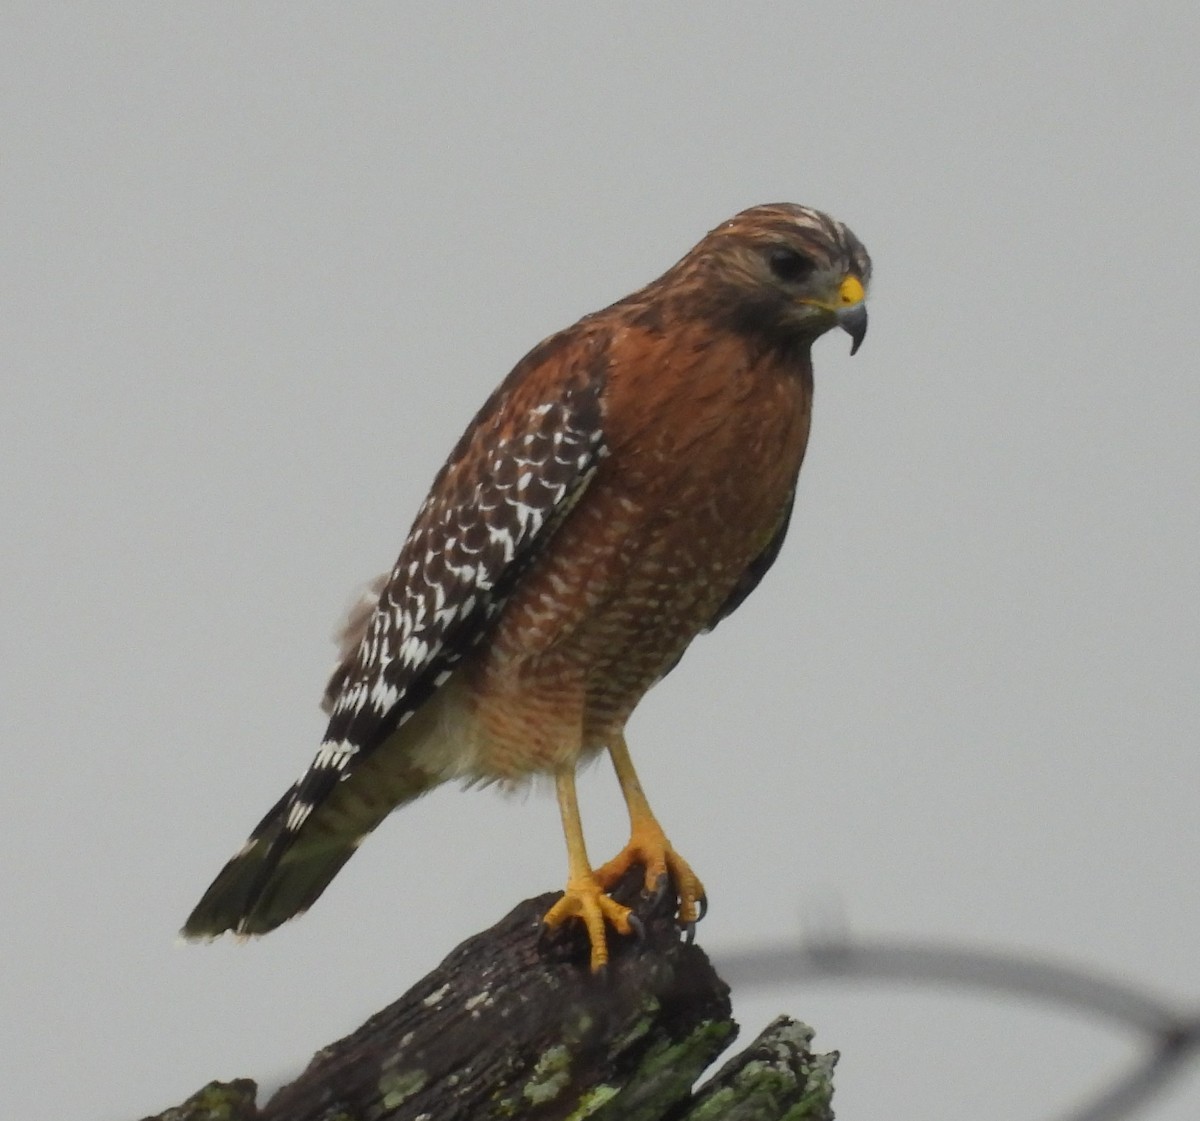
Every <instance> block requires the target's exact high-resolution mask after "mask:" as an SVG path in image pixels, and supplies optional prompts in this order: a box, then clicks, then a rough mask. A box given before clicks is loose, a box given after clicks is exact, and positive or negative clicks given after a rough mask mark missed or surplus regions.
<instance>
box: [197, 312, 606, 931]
mask: <svg viewBox="0 0 1200 1121" xmlns="http://www.w3.org/2000/svg"><path fill="white" fill-rule="evenodd" d="M571 358H574V359H575V363H574V365H573V368H572V369H569V370H565V369H563V363H564V361H565V360H566V361H569V360H570V359H571ZM580 358H584V359H587V360H586V361H584V362H579V361H578V360H579V359H580ZM548 374H549V375H552V376H547V375H548ZM548 386H554V387H555V388H554V390H553V394H554V395H553V397H552V398H551V399H546V398H545V394H546V393H547V392H549V390H548V389H547V387H548ZM602 389H603V362H602V361H600V360H597V357H596V355H595V354H594V347H593V346H592V345H591V340H590V339H587V338H584V339H580V338H579V337H578V336H575V337H571V333H564V335H560V336H555V337H553V338H551V339H549V340H547V342H545V343H543V344H542V345H541V346H540V347H538V348H536V349H535V350H534V351H533V352H531V353H530V354H529V355H528V356H527V357H526V358H525V359H524V360H523V361H522V362H521V363H520V364H519V365H518V366H517V367H516V369H514V370H513V372H512V374H510V375H509V377H508V378H507V379H506V380H505V382H504V383H503V384H502V385H501V386H500V387H499V388H498V389H497V390H496V392H495V393H493V394H492V396H491V398H490V399H489V400H488V402H487V403H486V404H485V405H484V407H483V408H482V409H481V410H480V412H479V414H478V415H477V416H476V417H475V419H474V420H473V421H472V423H471V425H470V426H469V427H468V429H467V431H466V432H465V433H464V434H463V437H462V439H461V440H460V441H459V443H458V446H457V447H456V448H455V449H454V451H453V452H452V453H451V455H450V458H449V459H448V461H447V462H446V465H445V466H444V467H443V468H442V470H441V472H439V474H438V476H437V478H436V479H435V480H434V484H433V487H432V488H431V490H430V493H429V496H428V498H426V500H425V502H424V504H423V505H422V507H421V509H420V511H419V512H418V514H417V518H416V521H415V522H414V524H413V527H412V530H411V531H410V533H409V536H408V540H407V541H406V542H405V545H404V548H403V550H402V551H401V553H400V557H399V559H398V560H397V562H396V565H395V567H394V568H393V569H392V571H391V573H390V574H389V575H388V577H387V578H386V580H385V581H382V582H381V583H380V584H377V585H376V586H374V587H373V588H372V589H371V591H370V592H369V593H368V596H367V597H366V599H365V600H364V603H363V604H362V605H360V610H359V611H358V612H357V614H355V613H354V612H352V614H351V618H350V620H349V621H348V623H347V627H346V630H345V631H344V632H343V642H344V644H345V646H346V648H347V653H346V656H345V657H344V659H343V661H342V663H341V665H339V667H338V669H337V670H336V671H335V673H334V675H333V677H332V679H331V680H330V682H329V685H328V687H327V689H326V693H325V707H326V710H327V711H328V712H329V716H330V719H329V727H328V730H327V731H326V734H325V738H324V741H323V742H322V744H321V747H320V750H319V751H318V752H317V754H316V757H315V758H314V760H313V762H312V764H311V765H310V766H309V768H308V770H307V771H306V772H305V773H304V775H303V776H301V778H300V779H299V780H298V781H297V782H296V783H295V784H293V786H292V787H291V788H290V789H289V790H288V791H287V793H286V794H284V796H283V797H282V798H281V799H280V800H279V801H278V802H277V803H276V805H275V806H274V807H272V809H271V811H270V812H269V813H268V814H267V816H266V817H264V818H263V820H262V821H261V822H260V823H259V825H258V827H257V828H256V829H255V830H254V832H253V833H252V834H251V836H250V839H249V840H248V841H247V842H246V844H245V845H244V846H243V847H242V849H241V851H239V852H238V853H237V855H236V856H234V857H233V859H232V860H230V861H229V863H228V864H227V865H226V866H225V868H224V869H223V870H222V871H221V873H220V874H219V875H218V876H217V878H216V880H215V881H214V882H213V884H212V886H211V887H210V888H209V889H208V891H207V892H206V893H205V895H204V897H203V899H201V901H200V903H199V904H198V905H197V907H196V909H195V911H193V913H192V915H191V916H190V917H189V919H188V921H187V923H186V925H185V926H184V930H183V932H184V934H185V935H187V936H194V937H204V936H211V935H216V934H220V933H222V932H223V931H226V930H232V931H235V932H237V933H241V934H257V933H263V932H265V931H268V930H271V929H273V928H274V927H276V926H278V925H279V924H280V923H282V922H284V921H285V920H286V919H288V918H291V917H292V916H293V915H296V914H299V913H300V912H301V911H304V910H306V909H307V908H308V907H309V906H310V905H311V904H312V903H313V901H314V900H315V899H316V898H317V897H318V896H319V895H320V893H321V892H322V891H323V890H324V889H325V887H326V885H327V884H328V883H329V881H330V880H331V879H332V878H333V876H334V875H335V874H336V873H337V871H338V869H340V868H341V866H342V865H343V864H344V863H345V862H346V861H347V860H348V859H349V858H350V856H351V855H352V854H353V853H354V850H355V848H356V847H357V845H358V843H359V842H360V841H361V839H362V838H363V836H364V835H365V834H367V833H369V832H370V831H371V830H372V829H373V828H374V827H375V826H376V825H378V824H379V822H380V821H382V820H383V818H384V817H386V816H387V814H388V813H389V812H391V810H392V809H394V808H395V807H396V806H398V805H400V804H402V803H404V802H407V801H411V800H412V799H413V798H416V797H418V796H419V795H420V794H422V793H424V792H425V791H426V790H428V789H430V788H432V787H433V786H435V785H437V784H438V783H439V782H441V781H443V780H444V779H445V778H447V777H450V774H449V772H448V771H440V772H439V770H438V768H436V767H431V765H430V762H429V760H428V759H421V758H418V757H417V756H418V754H419V753H417V752H416V751H414V750H412V749H411V748H410V747H409V745H408V744H407V743H406V740H405V735H404V733H403V731H402V730H403V729H404V728H405V725H406V724H408V722H409V721H410V720H412V718H413V717H414V716H415V715H416V714H417V713H418V712H419V711H420V709H421V707H422V706H423V705H424V704H425V703H426V702H427V701H428V700H429V699H430V697H431V696H433V694H434V693H435V692H436V691H437V690H438V689H439V688H440V687H442V685H443V684H444V683H445V682H446V680H447V678H448V677H449V676H450V675H451V673H452V671H453V669H454V667H455V665H456V664H457V663H458V662H459V661H460V660H461V659H462V657H463V656H464V655H465V654H466V653H467V652H468V651H469V650H470V649H471V648H472V647H473V646H474V645H475V644H476V643H478V642H479V641H480V640H481V639H483V638H484V637H485V636H486V635H487V633H488V630H489V628H490V625H491V624H492V622H493V621H494V620H495V618H496V616H497V615H498V613H499V612H500V610H501V609H502V608H503V606H504V603H505V601H506V599H507V598H508V596H509V594H510V593H511V591H512V589H513V587H514V586H515V584H516V582H517V581H518V580H519V579H520V577H521V574H522V573H523V572H524V571H525V570H526V568H527V567H528V566H529V564H531V563H532V562H533V561H534V560H535V559H536V558H537V556H538V555H539V554H540V552H541V550H542V549H543V548H544V546H545V543H546V541H547V540H548V539H549V537H550V536H551V535H552V534H553V533H554V531H555V529H556V528H557V527H558V526H559V525H560V524H561V522H562V520H563V518H564V517H565V516H566V515H567V514H568V513H569V511H570V510H571V508H572V507H573V506H574V504H575V502H576V501H578V499H579V497H580V495H581V494H582V493H583V490H584V489H585V488H586V486H587V484H588V482H589V481H590V480H591V478H592V476H593V475H594V473H595V471H596V469H597V465H598V463H599V461H600V459H601V458H602V457H603V455H604V454H605V447H604V443H603V428H602V421H603V416H602V401H601V391H602ZM371 597H377V598H376V599H375V602H374V603H371Z"/></svg>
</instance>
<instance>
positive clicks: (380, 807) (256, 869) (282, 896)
mask: <svg viewBox="0 0 1200 1121" xmlns="http://www.w3.org/2000/svg"><path fill="white" fill-rule="evenodd" d="M363 769H364V771H365V770H369V769H372V770H373V768H369V767H364V768H363ZM400 777H401V776H398V775H395V774H393V775H391V776H388V778H390V779H391V781H387V779H383V780H382V781H380V779H381V776H379V775H377V774H376V775H373V776H372V775H367V774H363V775H361V776H360V775H358V774H355V775H354V776H352V778H351V780H350V781H348V782H345V783H341V784H339V785H338V786H337V787H336V788H335V789H334V790H332V791H330V794H329V796H328V797H327V798H326V799H325V800H323V801H322V802H321V803H320V804H319V805H317V806H315V807H313V809H312V810H311V812H310V813H309V814H308V815H307V816H306V817H305V818H304V819H303V821H302V823H301V824H300V825H299V827H297V828H292V827H289V815H291V817H290V820H291V821H294V820H295V815H294V813H293V807H294V806H295V804H296V801H297V798H296V791H297V788H298V786H299V785H300V784H296V785H295V786H293V787H292V788H291V789H290V790H289V791H288V792H287V793H286V794H285V795H284V796H283V797H282V798H280V799H279V801H278V802H276V803H275V805H274V806H273V807H272V808H271V810H270V812H269V813H268V814H267V816H266V817H264V818H263V819H262V821H261V822H259V824H258V827H257V828H256V829H255V830H254V832H253V833H251V834H250V839H249V840H248V841H247V842H246V843H245V844H244V845H243V846H242V848H241V849H240V850H239V851H238V852H237V853H236V854H235V855H234V857H233V858H232V859H231V860H230V861H229V862H228V863H227V864H226V865H225V867H224V868H222V869H221V871H220V872H219V873H218V874H217V878H216V879H215V880H213V882H212V884H211V885H210V886H209V888H208V890H207V891H206V892H205V893H204V896H203V898H202V899H201V900H200V902H199V903H197V904H196V907H195V910H193V911H192V913H191V914H190V915H189V916H188V920H187V922H186V923H184V925H183V930H182V932H181V933H182V934H183V936H184V937H185V938H213V937H216V936H217V935H220V934H223V933H225V932H226V931H233V932H234V933H235V934H265V933H266V932H267V931H269V930H274V929H275V928H276V927H277V926H279V925H281V924H282V923H284V922H286V921H287V920H288V919H290V918H293V917H295V916H296V915H299V914H302V913H303V912H305V911H307V910H308V908H309V907H311V906H312V905H313V903H315V902H316V901H317V899H318V898H319V896H320V895H321V893H322V892H323V891H324V890H325V889H326V888H327V887H328V886H329V883H330V881H331V880H332V879H333V877H334V876H336V875H337V874H338V872H339V871H340V870H341V867H342V865H343V864H345V863H346V861H347V860H349V859H350V857H352V856H353V855H354V853H355V851H356V850H357V848H358V846H359V845H360V844H361V843H362V840H363V838H364V837H365V836H366V835H367V834H368V833H370V832H371V830H373V829H374V828H375V827H376V826H377V825H378V824H379V823H380V822H381V821H383V819H384V818H385V817H386V816H387V815H388V814H389V813H390V812H391V811H392V810H393V809H394V808H396V807H397V806H400V805H403V804H404V803H405V802H411V801H413V800H414V799H416V798H418V797H420V795H422V794H424V793H425V792H426V791H427V790H429V789H431V788H432V787H433V786H435V785H437V783H436V781H433V780H431V779H430V778H429V777H428V776H427V775H419V774H417V773H414V772H412V771H409V772H408V773H407V775H406V776H405V777H406V779H407V781H404V782H397V779H399V778H400ZM372 778H374V779H375V781H374V782H372V781H371V779H372Z"/></svg>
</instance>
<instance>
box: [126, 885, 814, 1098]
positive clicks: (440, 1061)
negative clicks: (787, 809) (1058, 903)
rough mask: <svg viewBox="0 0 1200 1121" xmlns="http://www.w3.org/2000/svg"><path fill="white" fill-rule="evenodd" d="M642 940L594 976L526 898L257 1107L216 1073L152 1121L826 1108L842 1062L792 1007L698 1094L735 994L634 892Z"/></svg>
mask: <svg viewBox="0 0 1200 1121" xmlns="http://www.w3.org/2000/svg"><path fill="white" fill-rule="evenodd" d="M638 879H640V877H637V876H634V877H632V879H631V880H629V881H627V882H626V883H625V884H623V885H622V886H621V887H620V888H618V890H617V891H616V892H615V893H614V894H615V895H617V896H618V897H619V898H622V899H623V901H624V902H627V903H631V905H634V904H636V906H637V908H638V913H639V915H640V917H641V919H642V921H643V923H644V925H645V930H646V936H645V939H644V941H643V942H641V943H638V942H636V941H634V940H632V939H620V938H614V939H613V940H612V949H613V956H612V961H611V963H610V965H609V968H608V972H607V974H606V975H604V976H599V977H594V976H592V975H591V974H589V972H588V970H587V966H586V962H587V942H586V938H585V937H584V935H583V933H582V930H579V931H575V930H570V931H563V932H561V933H560V935H558V936H556V937H555V938H554V939H553V940H547V941H544V942H543V941H542V940H541V938H540V930H541V917H542V915H543V914H544V913H545V911H546V909H547V908H548V907H549V906H550V904H551V903H552V902H553V901H554V898H555V896H554V895H543V896H539V897H538V898H536V899H529V900H526V901H525V902H524V903H522V904H520V905H519V906H518V907H516V908H515V909H514V910H513V911H512V912H511V913H510V914H509V915H507V916H506V917H505V918H504V919H502V920H501V921H500V922H499V923H497V924H496V925H495V926H494V927H492V928H491V929H490V930H486V931H484V932H483V933H481V934H477V935H475V936H474V937H473V938H470V939H468V940H467V941H466V942H464V943H463V944H462V945H461V946H459V947H458V949H456V950H455V951H454V952H453V953H451V954H450V956H449V957H447V958H446V960H445V961H444V962H442V964H441V965H440V966H438V968H437V969H435V970H434V971H433V972H432V973H430V974H429V975H428V976H427V977H426V978H425V979H424V980H422V981H420V982H419V983H418V984H417V985H415V986H414V987H413V988H412V989H410V990H409V991H408V992H407V993H406V994H405V995H404V996H402V997H401V998H400V999H399V1000H397V1001H396V1002H395V1003H394V1004H392V1005H390V1006H389V1007H387V1008H385V1009H384V1010H383V1011H381V1012H379V1013H377V1014H376V1015H374V1016H372V1017H371V1018H370V1019H369V1020H368V1021H367V1022H366V1023H364V1024H363V1025H362V1026H361V1027H360V1028H358V1029H357V1030H356V1031H355V1032H353V1033H351V1034H350V1035H348V1036H346V1038H344V1039H341V1040H338V1041H337V1042H336V1043H332V1044H330V1045H329V1046H328V1047H325V1048H323V1049H322V1050H321V1051H319V1052H317V1054H316V1055H315V1056H314V1057H313V1059H312V1061H311V1062H310V1063H309V1065H308V1068H307V1069H306V1070H305V1071H304V1073H303V1074H301V1075H300V1077H299V1078H297V1079H296V1081H294V1082H292V1083H290V1084H289V1085H287V1086H284V1087H283V1088H282V1089H281V1090H280V1091H279V1092H278V1093H277V1094H275V1096H274V1097H273V1098H272V1099H271V1100H270V1101H269V1102H268V1103H267V1104H266V1105H265V1106H263V1107H262V1109H261V1110H260V1109H257V1108H256V1106H255V1104H254V1096H255V1086H254V1083H253V1082H250V1081H248V1080H238V1081H236V1082H231V1083H224V1084H222V1083H212V1084H210V1085H209V1086H206V1087H205V1088H204V1089H203V1090H202V1091H200V1093H199V1094H197V1095H196V1096H195V1097H193V1098H191V1099H189V1100H188V1101H187V1102H185V1103H184V1104H183V1105H181V1106H178V1107H176V1108H175V1109H171V1110H168V1111H166V1112H165V1113H163V1114H160V1115H159V1117H158V1118H157V1119H150V1118H147V1119H146V1121H484V1119H489V1121H490V1119H502V1118H503V1119H515V1121H576V1119H582V1118H592V1119H594V1121H615V1119H618V1118H619V1119H620V1121H784V1119H786V1121H809V1119H822V1118H832V1116H833V1113H832V1110H831V1109H830V1105H829V1101H830V1097H831V1095H832V1092H833V1090H832V1083H831V1075H832V1070H833V1064H834V1062H835V1061H836V1059H837V1056H836V1055H813V1054H811V1052H810V1051H809V1049H808V1045H809V1042H810V1040H811V1032H810V1031H809V1029H808V1028H806V1027H804V1025H802V1024H798V1023H796V1022H795V1021H792V1020H788V1019H786V1018H781V1019H778V1020H776V1021H775V1022H774V1023H773V1024H771V1025H770V1026H769V1027H768V1028H767V1029H766V1031H764V1032H763V1033H762V1035H760V1036H759V1038H758V1039H757V1040H756V1041H755V1042H754V1043H753V1044H752V1045H751V1046H750V1047H748V1048H747V1049H746V1050H745V1051H743V1052H741V1054H739V1055H737V1056H735V1057H734V1058H733V1059H731V1060H729V1061H728V1062H727V1063H726V1064H725V1065H724V1066H723V1067H722V1068H721V1070H720V1071H719V1072H718V1073H717V1074H716V1075H715V1076H714V1077H713V1078H711V1079H710V1080H709V1081H708V1082H706V1083H705V1084H704V1085H703V1086H702V1087H701V1088H700V1089H698V1090H696V1091H695V1092H694V1093H693V1091H692V1087H693V1085H694V1084H695V1082H696V1080H697V1079H698V1078H699V1076H700V1075H701V1073H702V1072H703V1071H704V1070H705V1068H706V1067H708V1066H709V1065H710V1064H711V1063H712V1062H713V1060H714V1059H715V1058H716V1057H717V1056H718V1055H719V1054H720V1052H721V1051H722V1050H724V1048H725V1047H726V1046H727V1045H728V1044H729V1043H730V1041H732V1039H733V1038H734V1036H735V1035H736V1034H737V1026H736V1025H735V1024H734V1022H733V1019H732V1017H731V1015H730V1005H729V989H728V987H727V986H726V985H725V983H724V982H723V981H721V979H720V978H719V977H717V975H716V973H715V972H714V971H713V968H712V966H711V965H710V964H709V961H708V958H707V957H706V956H705V955H704V953H703V952H702V951H701V950H700V949H699V948H698V947H696V946H691V945H687V944H686V943H685V942H683V941H681V939H680V937H679V931H678V929H677V928H676V927H675V925H674V923H673V920H672V912H673V909H674V900H673V899H670V898H668V899H664V900H658V901H654V900H646V899H639V898H638V893H637V888H638V886H639V885H638V882H637V881H638Z"/></svg>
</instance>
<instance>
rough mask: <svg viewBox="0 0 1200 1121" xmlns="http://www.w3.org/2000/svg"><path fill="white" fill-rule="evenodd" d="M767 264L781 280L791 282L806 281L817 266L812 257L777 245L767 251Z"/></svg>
mask: <svg viewBox="0 0 1200 1121" xmlns="http://www.w3.org/2000/svg"><path fill="white" fill-rule="evenodd" d="M767 263H768V264H769V265H770V266H771V271H772V272H773V273H774V274H775V275H776V276H777V277H778V278H779V279H780V280H786V281H789V282H792V283H794V282H796V281H800V280H806V279H807V278H808V276H809V275H810V274H811V273H812V271H813V269H815V268H816V267H817V266H816V264H815V263H814V261H813V259H812V258H811V257H806V256H805V255H804V254H803V253H798V252H796V250H795V249H789V248H788V247H787V246H786V245H776V246H775V247H774V248H772V249H770V250H768V251H767Z"/></svg>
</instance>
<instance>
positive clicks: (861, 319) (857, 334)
mask: <svg viewBox="0 0 1200 1121" xmlns="http://www.w3.org/2000/svg"><path fill="white" fill-rule="evenodd" d="M837 321H838V326H839V327H840V328H841V329H842V330H843V331H845V332H846V334H847V335H849V336H850V340H851V342H850V353H851V354H857V353H858V348H859V347H860V346H862V341H863V339H865V338H866V337H867V305H866V304H863V303H859V304H855V305H854V306H853V307H848V308H843V309H842V310H841V311H839V312H838V313H837Z"/></svg>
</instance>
